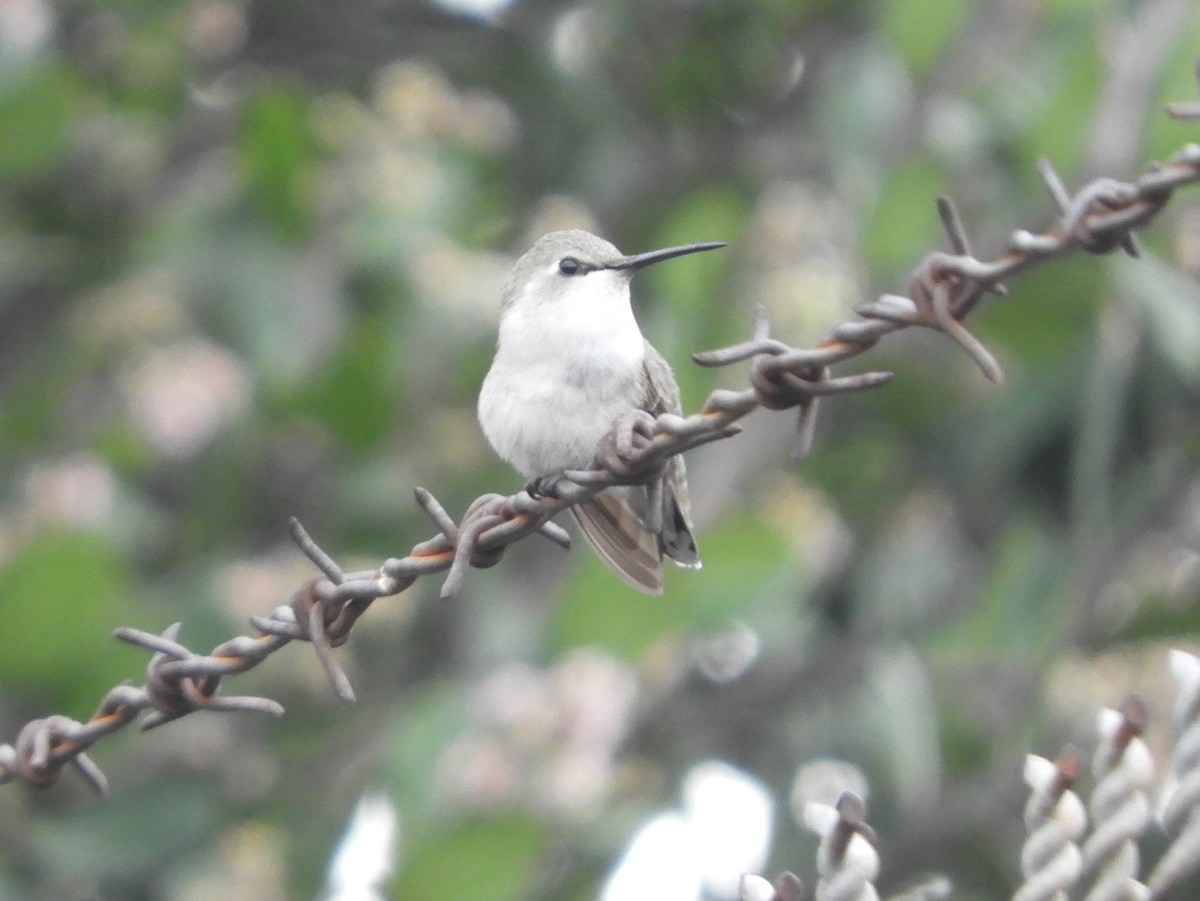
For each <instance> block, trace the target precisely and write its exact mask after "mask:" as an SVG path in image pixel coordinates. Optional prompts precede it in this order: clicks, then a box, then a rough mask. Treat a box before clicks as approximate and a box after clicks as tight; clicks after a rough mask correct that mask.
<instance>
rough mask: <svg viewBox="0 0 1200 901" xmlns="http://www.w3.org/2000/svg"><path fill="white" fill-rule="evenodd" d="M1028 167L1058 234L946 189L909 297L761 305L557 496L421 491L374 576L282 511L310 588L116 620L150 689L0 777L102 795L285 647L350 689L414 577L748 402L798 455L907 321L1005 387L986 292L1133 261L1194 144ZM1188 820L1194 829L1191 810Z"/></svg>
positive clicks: (1184, 171) (721, 421)
mask: <svg viewBox="0 0 1200 901" xmlns="http://www.w3.org/2000/svg"><path fill="white" fill-rule="evenodd" d="M1170 112H1171V114H1172V115H1174V116H1176V117H1186V118H1200V104H1194V103H1193V104H1175V105H1172V106H1171V108H1170ZM1039 171H1040V172H1041V174H1042V180H1043V183H1044V184H1045V185H1046V190H1047V192H1048V193H1049V195H1050V197H1051V200H1052V202H1053V203H1054V205H1055V207H1056V212H1057V214H1058V216H1059V221H1058V223H1057V225H1056V226H1055V227H1054V228H1053V229H1050V230H1048V231H1046V232H1043V233H1033V232H1029V231H1025V230H1017V231H1014V232H1013V234H1012V236H1011V238H1010V241H1009V245H1008V247H1007V249H1006V250H1005V251H1004V252H1003V253H1002V254H1001V255H1000V256H999V257H997V258H996V259H994V260H982V259H979V258H977V257H975V256H974V255H973V254H972V251H971V246H970V242H969V241H968V238H967V234H966V229H965V227H964V225H963V223H962V220H961V219H960V217H959V215H958V213H957V212H956V211H955V209H954V206H953V204H952V203H951V202H950V200H949V199H948V198H944V197H943V198H939V199H938V201H937V207H938V213H939V216H940V217H941V220H942V223H943V226H944V228H945V230H946V234H947V236H948V241H949V244H950V248H951V252H950V253H946V252H943V251H935V252H931V253H929V254H927V255H926V256H925V258H924V259H923V260H922V261H921V262H920V263H919V264H918V265H917V267H916V268H915V269H914V270H913V271H912V273H911V275H910V277H909V285H908V294H907V296H901V295H894V294H884V295H882V296H881V297H880V298H878V299H877V300H876V301H874V302H871V303H865V304H862V305H860V306H859V307H858V308H857V313H858V315H859V317H860V318H859V319H856V320H853V321H847V322H843V323H840V324H839V325H836V326H835V327H834V328H833V329H832V330H831V331H830V332H829V333H828V335H827V336H826V337H825V338H823V339H822V340H821V341H819V342H818V343H817V344H816V345H815V346H814V347H810V348H796V347H792V346H790V345H788V344H786V343H785V342H783V341H780V340H778V339H775V338H772V337H771V335H770V323H769V321H768V318H767V315H766V312H765V310H764V309H763V308H762V307H758V308H757V309H756V310H755V314H754V324H753V330H752V335H751V338H750V340H748V341H743V342H739V343H737V344H734V345H731V346H729V347H725V348H719V349H716V350H710V351H704V352H699V353H695V354H693V356H692V358H693V359H694V360H695V361H696V363H698V364H700V365H702V366H729V365H732V364H734V363H741V362H746V361H749V362H750V387H749V388H748V389H743V390H740V391H731V390H726V389H720V390H717V391H714V392H713V393H712V394H711V395H710V396H709V397H708V399H707V400H706V401H705V402H704V404H703V405H702V406H701V408H700V410H699V412H697V413H695V414H693V415H691V416H688V417H680V416H671V415H663V416H659V417H656V418H654V419H653V420H652V421H651V420H650V419H649V418H644V419H642V420H641V421H639V422H636V423H631V424H629V425H628V426H627V427H626V428H625V431H618V432H614V433H613V434H611V435H609V436H608V437H607V438H606V439H605V440H604V442H602V443H601V446H600V448H598V450H597V457H596V461H595V463H594V465H593V467H592V468H591V469H589V470H587V471H584V472H566V473H558V474H553V476H552V478H550V479H547V480H544V481H545V484H547V485H552V486H553V488H554V491H553V496H548V495H547V496H543V495H538V496H534V495H531V494H530V493H529V492H526V491H520V492H517V493H516V494H514V495H511V496H507V497H506V496H502V495H498V494H490V495H485V496H483V497H480V498H478V499H476V501H475V502H474V503H472V504H471V505H470V507H468V509H467V511H466V512H465V513H464V514H463V517H462V519H461V521H459V522H457V523H456V522H455V521H454V519H453V518H452V517H451V516H450V515H449V513H448V512H447V511H446V510H445V508H444V507H443V506H442V505H441V504H440V503H438V501H437V500H436V498H434V496H433V495H432V494H431V493H430V492H428V491H426V490H424V489H421V488H418V489H416V492H415V494H416V500H417V503H418V504H419V505H420V506H421V508H422V509H423V510H424V511H425V513H426V515H427V516H429V518H430V520H431V521H432V522H433V524H434V526H435V528H436V529H437V531H438V534H436V535H435V536H433V537H432V538H429V539H427V540H425V541H422V542H420V543H418V544H417V545H415V546H414V547H413V548H412V549H411V551H410V552H409V553H408V554H407V555H406V556H404V557H398V558H389V559H387V560H385V561H384V562H383V563H382V564H380V566H379V567H378V569H376V570H372V571H369V572H363V573H345V572H343V570H342V569H341V568H340V567H339V566H338V564H337V563H336V562H335V561H334V560H333V558H332V557H331V556H330V555H329V554H327V553H325V552H324V551H323V550H322V549H321V548H320V546H319V545H318V544H317V543H316V542H315V541H314V540H313V538H312V537H311V536H310V535H309V534H308V532H307V531H306V530H305V529H304V528H303V526H302V525H301V524H300V523H299V521H298V520H296V519H294V518H293V519H292V520H290V521H289V523H288V529H289V532H290V533H291V536H292V538H293V540H294V541H295V542H296V545H297V546H298V547H299V548H300V550H301V552H302V553H303V554H304V555H305V556H306V557H307V558H308V559H309V560H311V561H312V563H313V565H314V566H315V567H316V568H317V569H318V570H319V571H320V573H321V575H320V576H314V577H312V578H311V579H309V580H308V581H306V582H305V583H304V584H303V585H302V586H301V587H300V588H299V589H298V590H297V591H296V593H295V595H294V596H293V597H292V599H291V601H290V602H289V603H288V604H286V605H281V606H280V607H277V608H276V609H275V610H274V611H273V612H272V613H271V614H270V615H269V616H266V617H257V616H256V617H251V618H250V623H251V625H252V626H253V627H254V628H255V629H256V630H258V635H257V636H256V637H250V636H239V637H237V638H234V639H232V640H231V641H228V642H225V643H224V644H223V645H221V646H219V647H218V648H215V649H213V651H212V652H211V653H210V654H208V655H198V654H194V653H192V652H191V651H188V650H187V649H186V648H185V647H183V646H182V645H180V644H178V643H177V642H176V640H175V639H176V637H177V635H178V629H177V627H170V628H168V629H167V630H165V631H164V632H163V633H162V634H161V635H152V634H150V633H145V632H139V631H138V630H134V629H125V628H122V629H118V630H117V631H116V633H115V634H116V636H117V637H118V638H120V639H122V640H124V641H127V642H130V643H133V644H135V645H138V646H139V647H142V648H144V649H146V650H148V651H151V653H152V657H151V662H150V665H149V666H148V667H147V673H146V684H145V685H144V686H142V687H133V686H129V685H120V686H117V687H115V688H113V689H112V690H111V691H109V692H108V694H106V695H105V697H104V699H103V700H102V701H101V704H100V708H99V710H98V711H97V713H96V714H95V715H94V716H93V717H92V719H91V720H90V721H88V722H87V723H83V724H80V723H76V722H74V721H73V720H70V719H67V718H65V717H48V718H45V719H42V720H36V721H33V722H31V723H29V724H27V726H26V727H25V728H24V729H22V730H21V732H20V734H19V736H18V738H17V741H16V743H15V744H14V745H8V744H0V783H5V782H10V781H13V780H16V779H21V780H22V781H24V782H27V783H29V784H31V785H49V784H52V783H53V782H54V781H56V780H57V778H58V776H59V774H60V772H61V771H62V769H63V768H64V767H65V766H66V765H68V764H71V765H73V766H74V767H75V769H77V770H78V771H79V772H80V773H81V775H83V777H84V779H85V780H86V781H88V782H89V784H91V785H92V786H93V788H95V789H96V790H97V791H99V792H103V791H105V790H106V785H105V783H104V780H103V776H102V775H101V774H100V772H99V770H97V769H96V768H95V766H94V765H93V764H92V763H91V762H90V761H89V760H88V759H87V758H86V757H85V756H84V751H85V750H86V749H87V748H88V747H90V746H91V745H92V744H93V743H94V742H95V741H97V740H99V739H100V738H102V737H103V736H104V735H106V734H108V733H109V732H111V731H114V730H116V729H119V728H122V727H124V726H125V725H128V724H129V723H130V722H132V721H133V720H134V719H135V718H136V717H137V715H138V714H139V713H141V712H142V711H143V710H149V711H151V712H150V714H149V715H148V716H147V717H146V718H145V721H144V723H143V725H144V727H146V728H152V727H153V726H156V725H161V724H162V723H165V722H168V721H170V720H172V719H177V718H178V717H180V716H184V715H186V714H188V713H191V712H194V711H195V710H199V709H205V710H221V711H230V710H251V711H255V712H262V713H270V714H276V715H277V714H278V713H280V712H281V711H282V708H281V707H279V705H278V704H276V703H275V702H274V701H271V700H269V699H265V698H231V697H225V696H218V695H217V693H216V692H217V687H218V685H219V682H220V679H221V678H222V677H223V676H225V675H228V674H231V673H236V672H242V671H244V670H247V669H250V668H251V667H253V666H256V665H258V664H259V663H261V662H262V660H264V659H265V658H266V657H267V656H269V655H270V654H271V653H273V652H274V651H276V650H278V649H279V648H281V647H282V646H283V645H285V644H288V643H289V642H291V641H307V642H309V643H310V644H311V645H312V646H313V649H314V651H315V653H316V654H317V657H318V659H319V660H320V662H321V665H322V667H323V668H324V669H325V672H326V675H327V676H328V678H329V681H330V684H331V686H332V687H333V690H334V692H335V693H336V694H337V695H338V696H339V697H342V698H344V699H346V700H352V699H353V697H354V693H353V689H352V688H351V686H350V682H349V680H348V679H347V677H346V675H345V673H344V672H343V671H342V669H341V668H340V666H339V665H338V663H337V661H336V659H335V656H334V654H333V651H334V649H336V648H337V647H339V646H340V645H341V644H343V643H344V642H345V641H346V640H347V638H348V637H349V634H350V631H351V629H352V628H353V626H354V624H355V622H357V620H358V618H359V617H360V616H362V615H363V614H364V613H365V612H366V610H367V609H368V608H369V607H370V606H371V604H372V603H373V602H374V601H375V600H377V599H378V598H381V597H386V596H391V595H395V594H399V593H400V592H402V591H404V590H406V589H407V588H408V587H409V586H410V585H411V584H412V583H413V582H414V581H415V580H416V579H418V578H419V577H421V576H424V575H429V574H431V573H435V572H443V571H447V570H448V572H447V575H446V578H445V580H444V581H443V583H442V590H441V593H442V595H443V597H450V596H452V595H454V594H455V593H457V591H458V590H459V589H460V588H461V586H462V584H463V581H464V579H465V576H466V571H467V569H469V568H470V567H487V566H493V565H495V564H496V563H497V562H498V561H499V559H500V557H501V555H502V554H503V552H504V549H505V548H506V547H507V546H508V545H510V544H512V543H513V542H515V541H518V540H520V539H521V538H524V537H525V536H526V535H529V534H532V533H535V532H536V533H538V534H541V535H543V536H545V537H546V538H548V539H549V540H551V541H553V542H555V543H556V544H559V545H561V546H563V547H568V546H569V545H570V540H569V538H568V537H567V535H566V533H565V532H564V531H563V530H562V529H561V528H560V527H559V526H556V525H554V524H553V523H552V522H551V521H550V520H551V519H552V517H554V516H555V515H556V514H557V513H559V512H561V511H562V510H563V509H565V508H566V507H569V506H571V505H573V504H578V503H581V502H583V501H586V500H588V499H590V498H592V497H594V496H595V495H596V494H597V493H599V492H600V491H603V490H604V489H606V488H608V487H612V486H615V485H630V484H648V483H650V482H652V480H653V479H654V478H655V476H656V475H657V474H658V473H659V472H661V469H662V467H663V466H664V465H665V462H666V460H667V459H668V458H669V457H671V456H673V455H676V454H680V453H683V452H685V451H687V450H690V449H692V448H695V447H699V446H701V445H703V444H706V443H709V442H712V441H718V440H722V439H724V438H729V437H731V436H733V435H735V434H737V432H738V431H739V429H740V426H739V425H738V420H740V419H742V418H743V417H745V416H747V415H748V414H749V413H751V412H752V411H754V410H755V409H757V408H758V407H765V408H767V409H773V410H781V409H790V408H796V409H797V410H798V420H797V425H796V433H797V439H796V441H797V447H796V454H797V455H798V456H803V455H805V454H807V453H808V452H809V450H810V449H811V447H812V444H813V437H814V430H815V427H816V416H817V411H818V409H819V407H820V400H821V398H823V397H825V396H826V395H830V394H841V393H844V392H848V391H863V390H870V389H873V388H877V387H880V386H882V385H884V384H886V383H887V382H888V381H889V380H890V379H891V377H892V376H891V373H888V372H864V373H858V374H853V375H844V376H831V375H830V371H831V368H832V367H834V366H836V365H838V364H840V363H844V362H846V361H847V360H850V359H852V358H854V357H856V356H858V355H860V354H862V353H865V352H866V351H867V350H869V349H870V348H871V347H873V346H874V345H875V344H877V343H878V342H879V341H880V340H881V339H883V338H884V337H885V336H887V335H888V334H890V333H892V332H895V331H898V330H900V329H902V328H905V327H908V326H913V325H919V326H924V327H926V328H930V329H934V330H936V331H941V332H944V333H946V334H947V335H948V336H949V337H950V338H951V339H953V340H954V341H955V342H956V343H958V344H959V346H960V347H962V349H963V350H964V351H965V352H966V353H967V355H968V356H969V357H970V358H971V359H972V360H973V361H974V362H975V364H976V365H977V366H978V367H979V368H980V370H981V371H982V372H983V373H984V375H985V376H986V377H987V378H989V379H991V380H993V381H997V382H998V381H1000V379H1001V378H1002V376H1003V373H1002V370H1001V368H1000V366H999V363H998V362H997V361H996V359H995V357H994V356H993V355H992V354H991V352H990V351H989V350H988V349H987V348H986V347H985V346H984V345H983V343H982V342H980V341H979V340H978V339H977V338H975V337H974V335H972V334H971V333H970V332H969V331H968V330H967V329H966V327H965V326H964V325H963V324H962V322H963V320H964V319H965V318H966V316H967V315H968V314H970V313H971V311H972V310H973V309H974V308H975V306H976V305H977V304H978V303H979V301H980V300H981V298H983V297H984V296H985V295H987V294H996V293H999V294H1003V293H1004V288H1003V284H1002V283H1003V282H1005V281H1007V280H1010V279H1011V278H1013V277H1014V276H1016V275H1018V274H1019V273H1021V272H1023V271H1024V270H1027V269H1030V268H1033V267H1034V266H1037V265H1040V264H1042V263H1045V262H1047V261H1049V260H1051V259H1055V258H1058V257H1062V256H1066V255H1068V254H1071V253H1073V252H1076V251H1087V252H1091V253H1106V252H1109V251H1110V250H1113V249H1116V248H1124V249H1125V250H1126V251H1127V252H1130V253H1134V254H1136V251H1137V245H1136V244H1135V243H1134V238H1133V232H1134V231H1135V230H1136V229H1139V228H1142V227H1143V226H1145V225H1146V224H1147V223H1148V222H1149V221H1150V220H1151V219H1153V218H1154V217H1155V216H1156V215H1157V214H1158V213H1159V211H1160V210H1161V209H1162V208H1163V206H1164V205H1165V204H1166V203H1167V202H1168V201H1169V199H1170V197H1171V194H1172V192H1173V191H1174V190H1175V189H1176V188H1178V187H1180V186H1183V185H1187V184H1191V183H1194V182H1196V181H1200V144H1188V145H1186V146H1184V147H1183V148H1182V149H1181V150H1180V151H1179V152H1178V153H1176V154H1175V156H1174V157H1172V158H1171V159H1170V160H1169V161H1168V162H1166V163H1164V164H1161V165H1154V166H1152V167H1150V168H1149V169H1148V170H1147V172H1146V173H1144V174H1143V175H1142V176H1141V177H1140V178H1138V180H1137V181H1135V182H1132V183H1123V182H1119V181H1116V180H1113V179H1096V180H1094V181H1092V182H1090V183H1089V184H1087V185H1085V186H1083V187H1082V188H1081V189H1080V190H1079V192H1078V193H1076V194H1075V195H1074V196H1073V197H1072V196H1069V194H1068V192H1067V190H1066V187H1065V185H1063V184H1062V181H1061V179H1060V178H1059V177H1058V175H1057V173H1055V172H1054V170H1053V169H1052V167H1051V166H1050V165H1049V163H1048V162H1047V163H1040V164H1039ZM1187 822H1188V823H1189V824H1192V825H1193V826H1195V824H1197V823H1200V817H1193V818H1191V819H1190V820H1188V821H1187ZM1197 829H1198V830H1200V827H1197Z"/></svg>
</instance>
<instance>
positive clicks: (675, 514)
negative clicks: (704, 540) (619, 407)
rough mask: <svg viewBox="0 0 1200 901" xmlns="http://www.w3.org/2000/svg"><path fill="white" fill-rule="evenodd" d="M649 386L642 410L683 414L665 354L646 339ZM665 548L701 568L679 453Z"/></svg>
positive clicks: (666, 512)
mask: <svg viewBox="0 0 1200 901" xmlns="http://www.w3.org/2000/svg"><path fill="white" fill-rule="evenodd" d="M642 371H643V373H644V377H645V388H644V390H643V397H642V409H643V410H645V411H646V412H647V413H649V414H650V415H652V416H659V415H661V414H663V413H674V414H675V415H677V416H678V415H680V414H682V413H683V402H682V401H681V400H680V397H679V385H678V383H676V381H675V375H674V374H673V373H672V371H671V367H670V366H669V365H667V361H666V360H665V359H663V356H662V354H660V353H659V352H658V351H657V350H655V349H654V346H653V345H651V344H650V342H649V341H647V342H646V359H645V362H644V363H643V364H642ZM662 497H663V510H662V523H663V528H662V539H661V541H662V550H663V553H665V554H666V555H667V556H668V557H670V558H671V559H672V560H674V561H675V562H676V563H678V564H679V565H680V566H691V567H698V566H699V565H700V551H699V550H698V549H697V547H696V538H695V536H694V535H693V534H692V503H691V498H689V497H688V488H687V468H686V467H685V465H684V462H683V457H682V456H681V455H679V454H676V455H675V456H674V457H671V458H670V459H669V460H668V461H667V469H666V472H665V473H664V484H663V493H662Z"/></svg>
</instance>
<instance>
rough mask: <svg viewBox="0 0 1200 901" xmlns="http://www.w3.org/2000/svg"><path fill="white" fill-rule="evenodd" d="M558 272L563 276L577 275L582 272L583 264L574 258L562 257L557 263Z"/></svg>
mask: <svg viewBox="0 0 1200 901" xmlns="http://www.w3.org/2000/svg"><path fill="white" fill-rule="evenodd" d="M558 271H559V272H561V273H562V274H563V275H578V274H579V273H580V272H582V271H583V264H581V263H580V262H579V260H577V259H575V257H563V258H562V259H561V260H559V261H558Z"/></svg>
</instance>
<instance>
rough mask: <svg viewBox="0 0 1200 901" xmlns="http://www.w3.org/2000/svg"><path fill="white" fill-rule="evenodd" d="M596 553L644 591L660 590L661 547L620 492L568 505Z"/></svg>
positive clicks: (659, 591) (629, 583)
mask: <svg viewBox="0 0 1200 901" xmlns="http://www.w3.org/2000/svg"><path fill="white" fill-rule="evenodd" d="M571 513H572V514H573V515H574V517H575V521H576V522H578V523H579V525H580V528H582V529H583V534H584V535H585V536H586V537H587V539H588V541H589V542H590V543H591V545H592V547H593V548H594V549H595V551H596V553H597V554H598V555H599V556H600V559H601V560H603V561H604V562H605V563H606V564H607V565H608V568H609V569H611V570H612V571H613V572H615V573H616V574H617V575H618V576H620V577H621V578H622V579H623V580H624V581H625V582H626V583H627V584H628V585H630V586H631V587H633V588H636V589H637V590H638V591H644V592H645V593H646V594H662V592H663V567H662V551H661V550H660V548H659V545H658V538H657V537H656V536H655V535H654V534H652V533H651V532H650V530H649V529H647V528H646V526H645V524H644V523H643V522H642V520H641V518H640V517H639V516H638V515H637V514H636V513H635V512H634V511H633V508H632V507H631V506H630V505H629V501H628V500H627V499H626V498H625V497H624V496H623V495H622V494H617V493H612V492H608V493H605V494H600V495H597V496H596V497H594V498H592V500H590V501H587V502H586V503H583V504H578V505H576V506H574V507H572V508H571Z"/></svg>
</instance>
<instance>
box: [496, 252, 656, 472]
mask: <svg viewBox="0 0 1200 901" xmlns="http://www.w3.org/2000/svg"><path fill="white" fill-rule="evenodd" d="M585 279H586V281H585V280H584V279H581V280H580V285H579V288H577V289H575V290H574V291H573V293H571V294H568V295H566V296H560V297H556V298H555V299H554V303H553V304H541V303H537V302H534V303H524V302H522V301H526V300H528V298H519V299H518V300H517V302H516V303H514V304H513V305H512V306H511V307H510V309H509V310H508V311H507V312H506V314H505V315H504V318H503V320H502V321H501V324H500V340H499V345H498V349H497V351H496V359H495V360H494V361H493V363H492V368H491V371H489V372H488V375H487V378H486V379H485V380H484V383H483V390H482V391H481V392H480V395H479V421H480V424H481V425H482V426H483V431H484V434H485V435H486V436H487V439H488V441H489V442H490V443H491V445H492V447H493V448H495V450H496V453H498V454H499V455H500V456H501V457H503V458H504V459H505V460H507V461H508V462H509V463H511V464H512V465H513V466H514V467H515V468H516V469H517V470H518V471H519V472H520V473H521V474H522V475H524V476H526V477H527V478H532V477H534V476H539V475H547V474H549V473H551V472H555V471H557V470H560V469H565V468H582V467H585V466H587V465H588V464H590V463H591V461H592V458H593V456H594V455H595V451H596V446H597V444H598V443H599V441H600V439H601V438H602V437H603V436H604V435H605V434H606V433H607V432H608V431H609V429H610V428H611V427H612V424H613V422H614V421H615V420H616V419H617V417H619V416H621V415H622V414H624V413H626V412H628V410H629V409H631V408H632V406H633V405H634V403H635V401H636V398H637V395H638V391H639V382H640V376H641V368H642V363H643V359H644V356H645V344H644V341H643V339H642V334H641V331H640V330H639V329H638V326H637V322H636V320H635V319H634V318H633V311H632V309H631V308H630V305H629V288H628V282H627V280H626V279H625V277H624V276H622V275H621V274H619V273H615V272H595V273H591V274H589V275H588V276H586V277H585Z"/></svg>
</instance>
